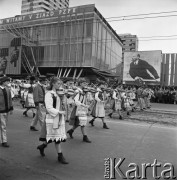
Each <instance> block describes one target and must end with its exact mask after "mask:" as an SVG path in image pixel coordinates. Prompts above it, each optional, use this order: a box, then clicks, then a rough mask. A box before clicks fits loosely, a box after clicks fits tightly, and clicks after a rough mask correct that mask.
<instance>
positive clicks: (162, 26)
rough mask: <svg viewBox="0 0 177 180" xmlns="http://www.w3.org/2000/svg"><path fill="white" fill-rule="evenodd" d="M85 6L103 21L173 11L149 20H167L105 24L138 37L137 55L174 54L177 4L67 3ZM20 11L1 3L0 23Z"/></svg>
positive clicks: (155, 0) (8, 1)
mask: <svg viewBox="0 0 177 180" xmlns="http://www.w3.org/2000/svg"><path fill="white" fill-rule="evenodd" d="M84 4H95V6H96V8H97V9H98V11H100V13H101V14H102V15H103V17H104V18H109V17H119V16H127V15H137V14H149V13H160V12H172V11H176V12H173V13H161V14H154V15H153V14H151V15H149V16H148V17H152V16H156V17H157V16H166V17H158V18H148V19H147V18H146V19H133V20H122V18H119V19H118V18H116V19H115V20H119V21H114V22H111V20H113V19H107V21H108V22H109V23H110V25H111V26H112V28H113V29H114V30H116V32H117V33H118V34H123V33H131V34H133V35H137V36H138V37H139V51H148V50H162V52H163V53H177V23H176V22H177V0H70V7H73V6H79V5H84ZM20 11H21V0H0V19H3V18H6V17H12V16H15V15H18V14H20ZM171 15H176V16H171ZM135 17H136V18H137V17H138V18H142V17H145V16H131V17H129V18H135ZM146 17H147V15H146ZM152 36H155V37H152ZM157 36H162V37H161V38H160V37H157ZM169 36H171V37H169ZM142 37H152V38H142ZM152 39H156V40H152ZM157 39H161V40H157ZM169 39H171V40H169ZM142 40H147V41H142Z"/></svg>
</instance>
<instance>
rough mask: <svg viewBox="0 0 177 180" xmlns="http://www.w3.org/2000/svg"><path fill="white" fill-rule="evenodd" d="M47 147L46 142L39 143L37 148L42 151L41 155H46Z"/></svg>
mask: <svg viewBox="0 0 177 180" xmlns="http://www.w3.org/2000/svg"><path fill="white" fill-rule="evenodd" d="M46 147H47V145H46V144H41V145H39V146H38V147H37V149H39V151H40V154H41V156H43V157H44V156H45V154H44V149H45V148H46Z"/></svg>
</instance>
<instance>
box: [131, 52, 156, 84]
mask: <svg viewBox="0 0 177 180" xmlns="http://www.w3.org/2000/svg"><path fill="white" fill-rule="evenodd" d="M129 74H130V76H131V77H132V78H133V79H135V80H136V79H138V78H142V79H145V80H156V79H159V75H158V73H157V71H156V70H155V68H154V67H153V66H152V65H150V64H149V63H148V62H147V61H145V60H142V59H140V54H137V56H133V58H132V62H131V63H130V69H129Z"/></svg>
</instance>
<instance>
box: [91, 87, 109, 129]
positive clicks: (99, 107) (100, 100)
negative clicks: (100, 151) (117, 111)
mask: <svg viewBox="0 0 177 180" xmlns="http://www.w3.org/2000/svg"><path fill="white" fill-rule="evenodd" d="M101 88H103V86H102V84H100V86H99V88H97V93H96V94H95V100H96V103H95V107H94V108H93V111H92V114H91V115H92V116H93V119H92V120H91V121H89V123H90V124H91V125H92V126H94V121H95V119H96V118H100V119H101V120H102V122H103V128H104V129H109V128H108V126H107V125H106V123H105V101H106V99H105V96H104V94H103V93H104V92H103V91H102V90H101Z"/></svg>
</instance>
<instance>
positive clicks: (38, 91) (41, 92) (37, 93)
mask: <svg viewBox="0 0 177 180" xmlns="http://www.w3.org/2000/svg"><path fill="white" fill-rule="evenodd" d="M45 81H46V77H45V76H39V81H38V83H37V84H36V86H35V87H34V92H33V97H34V103H35V106H36V115H35V117H34V118H33V121H32V123H31V126H30V130H31V131H38V130H37V129H36V125H37V122H38V121H39V123H40V126H41V127H42V125H43V122H44V115H43V113H44V109H45V108H44V97H45V88H44V84H45Z"/></svg>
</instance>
